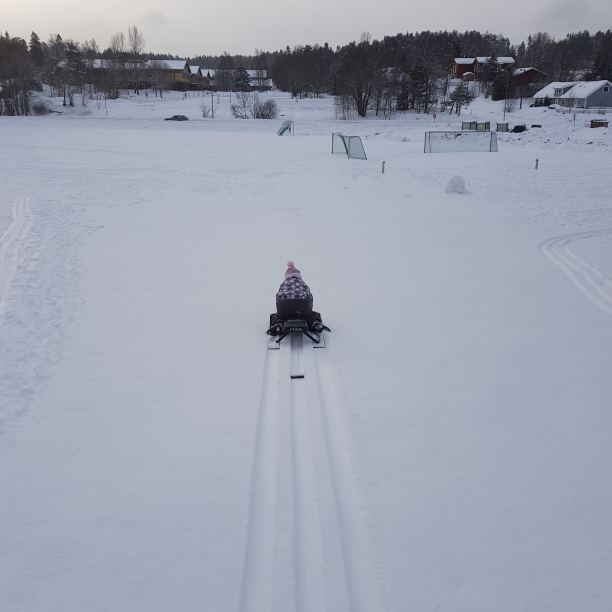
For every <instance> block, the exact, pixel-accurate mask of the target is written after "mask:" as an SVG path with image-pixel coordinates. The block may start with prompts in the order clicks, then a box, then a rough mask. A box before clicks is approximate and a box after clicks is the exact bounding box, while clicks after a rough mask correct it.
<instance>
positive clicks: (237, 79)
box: [234, 64, 251, 91]
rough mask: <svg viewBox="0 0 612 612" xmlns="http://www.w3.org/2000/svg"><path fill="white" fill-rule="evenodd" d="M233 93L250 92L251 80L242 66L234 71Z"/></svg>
mask: <svg viewBox="0 0 612 612" xmlns="http://www.w3.org/2000/svg"><path fill="white" fill-rule="evenodd" d="M234 91H251V79H250V77H249V73H248V72H247V71H246V70H245V69H244V66H242V64H241V65H240V66H238V68H236V70H234Z"/></svg>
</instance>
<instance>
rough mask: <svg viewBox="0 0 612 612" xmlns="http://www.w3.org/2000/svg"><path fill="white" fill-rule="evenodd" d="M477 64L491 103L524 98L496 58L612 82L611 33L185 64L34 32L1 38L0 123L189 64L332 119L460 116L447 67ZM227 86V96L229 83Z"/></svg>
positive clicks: (120, 40)
mask: <svg viewBox="0 0 612 612" xmlns="http://www.w3.org/2000/svg"><path fill="white" fill-rule="evenodd" d="M477 56H480V57H482V56H484V57H487V58H491V60H492V61H491V64H490V65H491V69H490V70H483V71H482V74H480V75H479V79H480V81H481V91H482V92H483V93H484V94H485V95H491V96H492V97H493V98H494V99H501V98H504V97H508V98H513V97H516V96H518V95H522V92H517V91H514V90H513V89H512V88H510V89H509V88H508V87H507V84H508V78H509V77H508V75H507V74H506V73H505V72H504V74H499V71H496V70H495V69H494V66H495V60H496V58H497V57H512V58H514V60H515V63H514V67H513V68H512V69H511V70H514V69H517V68H526V67H534V68H536V69H538V70H539V71H541V72H542V73H543V74H544V75H545V77H544V78H545V81H546V82H552V81H570V80H598V79H608V80H612V31H611V30H607V31H606V32H603V31H599V32H596V33H594V34H591V33H589V32H588V31H583V32H576V33H572V34H567V36H565V38H563V39H559V40H556V39H555V38H553V37H552V36H550V35H549V34H547V33H545V32H538V33H536V34H533V35H530V36H529V37H528V39H527V40H526V41H523V42H521V43H520V44H518V45H516V44H515V45H513V44H512V43H511V42H510V40H509V39H508V38H505V37H504V36H502V35H496V34H491V33H488V32H487V33H484V34H482V33H480V32H477V31H471V32H463V33H461V32H457V31H453V32H447V31H440V32H417V33H406V34H396V35H395V36H385V37H384V38H383V39H382V40H373V39H372V38H371V37H370V35H369V34H367V33H365V32H364V33H363V34H362V36H361V38H360V40H358V41H353V42H350V43H348V44H346V45H344V46H342V47H340V46H337V47H336V48H335V49H333V48H331V47H330V46H329V45H328V44H327V43H324V44H322V45H320V44H313V45H312V46H311V45H304V46H296V47H293V48H290V47H287V48H286V49H284V50H277V51H263V50H260V49H256V50H255V52H254V54H253V55H251V56H245V55H231V53H229V52H224V53H223V54H222V55H220V56H212V55H198V56H195V57H192V58H191V57H190V58H179V57H177V56H173V55H171V54H161V53H152V52H147V50H146V45H145V39H144V35H143V33H142V31H141V30H139V29H138V28H137V27H136V26H132V27H131V28H130V29H129V31H128V34H127V36H126V35H124V33H123V32H117V33H116V34H114V35H113V36H112V37H111V40H110V42H109V44H108V46H107V47H105V48H101V47H100V46H99V44H98V43H97V42H96V41H95V40H94V39H89V40H85V41H84V42H79V41H75V40H71V39H64V38H62V36H61V35H60V34H55V35H52V36H50V37H49V38H48V40H46V41H41V39H40V38H39V36H38V35H37V34H36V33H35V32H32V33H31V36H30V39H29V42H27V41H26V40H25V39H23V38H21V37H18V36H11V35H9V33H8V32H7V33H5V34H3V35H0V114H8V115H26V114H29V113H30V112H32V100H33V92H37V91H38V92H40V91H42V90H43V85H47V86H49V87H50V88H51V91H52V92H63V94H64V101H65V103H68V104H70V105H73V104H74V96H76V95H80V96H81V99H82V100H83V101H84V100H85V95H88V96H89V97H90V99H91V98H92V97H93V96H95V95H98V96H100V95H104V96H106V97H108V98H116V97H117V96H118V95H120V91H121V89H122V88H124V89H126V90H127V89H128V88H130V87H133V88H134V89H135V91H136V92H138V88H139V84H140V83H142V82H147V83H148V85H149V86H150V87H152V88H154V89H156V88H162V87H163V86H164V83H163V79H162V78H161V76H160V74H161V73H160V67H161V66H163V60H173V59H187V60H188V61H189V62H190V64H192V65H197V66H200V67H202V68H206V69H214V70H218V71H220V73H225V74H227V73H228V72H231V71H233V70H235V69H237V68H238V67H239V66H242V67H243V68H246V69H251V70H258V71H264V70H266V71H267V74H268V77H269V78H271V79H272V80H273V83H274V86H275V87H276V88H277V89H279V90H281V91H286V92H290V93H291V94H292V95H293V96H296V97H303V96H326V95H333V96H335V98H336V114H337V116H338V117H339V118H348V117H350V116H354V115H355V114H357V115H359V116H365V115H366V114H367V113H368V112H375V113H376V114H377V115H378V114H379V113H383V114H384V115H385V116H386V115H387V114H392V113H395V112H402V111H407V110H416V111H419V112H430V110H431V109H432V108H433V107H434V106H435V105H437V104H440V105H441V106H442V107H443V108H451V109H452V108H453V107H455V108H456V109H457V112H459V110H460V108H461V105H462V104H463V103H464V102H465V101H467V100H468V98H469V95H470V93H469V92H468V90H467V88H465V89H464V88H463V87H461V86H457V85H456V84H454V85H453V84H451V83H450V81H449V76H450V73H451V69H452V65H453V59H454V58H456V57H477ZM145 59H147V60H149V61H148V62H143V60H145ZM96 60H99V61H103V66H104V67H105V69H104V70H96V67H98V68H99V66H100V64H99V63H98V64H96V63H95V61H96ZM147 70H148V72H145V71H147ZM228 83H229V87H231V79H229V80H228ZM66 100H67V102H66ZM34 110H35V109H34Z"/></svg>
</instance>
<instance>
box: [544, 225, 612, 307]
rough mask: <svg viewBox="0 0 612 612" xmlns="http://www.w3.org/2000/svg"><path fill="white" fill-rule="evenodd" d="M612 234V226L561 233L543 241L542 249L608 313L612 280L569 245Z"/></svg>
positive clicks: (611, 304)
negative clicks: (565, 234)
mask: <svg viewBox="0 0 612 612" xmlns="http://www.w3.org/2000/svg"><path fill="white" fill-rule="evenodd" d="M610 233H612V229H605V230H595V231H590V232H579V233H577V234H568V235H567V236H559V237H557V238H552V239H551V240H546V241H545V242H543V243H542V244H541V245H540V250H541V251H542V253H544V255H546V256H547V257H548V258H549V259H550V260H551V261H552V262H553V263H554V264H555V265H556V266H558V267H559V268H560V269H561V271H562V272H563V274H565V276H567V278H568V279H569V281H570V282H571V283H572V285H574V287H576V289H578V291H580V293H582V295H584V297H586V298H587V299H588V300H590V301H591V302H592V303H593V304H595V305H596V306H598V307H599V308H601V309H602V310H603V311H604V312H607V313H608V314H609V315H612V283H610V281H609V280H608V279H607V278H606V277H605V276H604V275H603V274H602V273H601V272H600V271H599V270H597V269H596V268H594V267H592V266H590V265H589V264H588V263H586V262H585V261H582V260H581V259H579V258H578V257H576V256H575V255H574V254H573V253H572V252H571V251H570V248H569V247H570V246H571V245H572V244H573V243H575V242H577V241H578V240H584V239H586V238H593V237H595V236H602V235H607V234H610Z"/></svg>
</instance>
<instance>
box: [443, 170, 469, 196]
mask: <svg viewBox="0 0 612 612" xmlns="http://www.w3.org/2000/svg"><path fill="white" fill-rule="evenodd" d="M446 193H465V181H464V180H463V178H462V177H460V176H459V175H458V174H455V176H453V177H452V178H451V179H449V181H448V183H446Z"/></svg>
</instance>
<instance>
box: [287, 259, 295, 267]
mask: <svg viewBox="0 0 612 612" xmlns="http://www.w3.org/2000/svg"><path fill="white" fill-rule="evenodd" d="M287 267H288V268H295V264H294V263H293V262H292V261H288V262H287Z"/></svg>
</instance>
